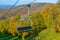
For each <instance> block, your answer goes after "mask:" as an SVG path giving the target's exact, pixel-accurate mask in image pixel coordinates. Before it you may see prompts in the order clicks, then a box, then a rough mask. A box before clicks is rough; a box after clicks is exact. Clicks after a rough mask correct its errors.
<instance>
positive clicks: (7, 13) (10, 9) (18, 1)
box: [2, 0, 19, 17]
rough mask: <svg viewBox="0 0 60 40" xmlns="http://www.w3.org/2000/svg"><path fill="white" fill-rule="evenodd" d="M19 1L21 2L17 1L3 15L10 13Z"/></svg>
mask: <svg viewBox="0 0 60 40" xmlns="http://www.w3.org/2000/svg"><path fill="white" fill-rule="evenodd" d="M18 2H19V0H17V1H16V2H15V3H14V4H13V6H12V7H11V8H10V9H9V10H8V11H7V12H6V13H5V14H4V15H3V16H4V17H5V15H6V14H8V13H9V12H10V11H11V10H12V9H13V7H14V6H15V5H16V4H17V3H18ZM3 16H2V17H3Z"/></svg>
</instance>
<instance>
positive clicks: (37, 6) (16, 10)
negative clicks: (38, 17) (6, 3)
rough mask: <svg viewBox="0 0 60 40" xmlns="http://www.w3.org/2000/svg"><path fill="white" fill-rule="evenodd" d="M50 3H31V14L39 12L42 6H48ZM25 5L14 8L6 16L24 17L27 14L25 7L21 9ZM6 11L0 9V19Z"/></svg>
mask: <svg viewBox="0 0 60 40" xmlns="http://www.w3.org/2000/svg"><path fill="white" fill-rule="evenodd" d="M49 4H50V3H33V4H31V11H30V12H31V13H33V12H36V11H41V10H42V9H43V7H44V6H46V5H49ZM24 6H25V5H21V6H18V7H14V8H13V9H12V10H11V11H10V12H9V13H8V14H6V16H13V15H15V14H19V15H26V14H27V10H28V9H27V7H25V8H23V7H24ZM7 11H8V9H6V8H5V9H1V10H0V17H1V15H3V14H5V13H6V12H7Z"/></svg>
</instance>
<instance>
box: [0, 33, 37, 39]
mask: <svg viewBox="0 0 60 40" xmlns="http://www.w3.org/2000/svg"><path fill="white" fill-rule="evenodd" d="M36 36H37V34H34V35H31V36H28V37H26V38H24V40H34V39H35V38H34V37H36ZM0 40H22V37H19V36H12V35H10V34H3V33H0Z"/></svg>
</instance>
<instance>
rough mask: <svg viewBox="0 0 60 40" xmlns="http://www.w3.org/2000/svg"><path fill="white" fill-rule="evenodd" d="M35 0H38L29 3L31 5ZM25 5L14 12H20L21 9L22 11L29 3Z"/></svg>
mask: <svg viewBox="0 0 60 40" xmlns="http://www.w3.org/2000/svg"><path fill="white" fill-rule="evenodd" d="M34 1H36V0H33V1H32V2H30V3H29V4H28V5H30V4H32V3H33V2H34ZM23 6H24V7H23V8H20V9H19V10H17V11H16V12H14V13H17V12H19V11H22V10H23V9H24V8H26V7H27V5H23Z"/></svg>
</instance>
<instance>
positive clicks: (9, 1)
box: [0, 0, 57, 5]
mask: <svg viewBox="0 0 60 40" xmlns="http://www.w3.org/2000/svg"><path fill="white" fill-rule="evenodd" d="M16 1H17V0H0V5H13V4H14V3H15V2H16ZM31 1H33V0H20V1H19V2H18V3H17V4H16V5H23V4H28V3H30V2H31ZM36 2H39V3H42V2H43V3H56V2H57V0H36V1H34V3H36Z"/></svg>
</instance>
